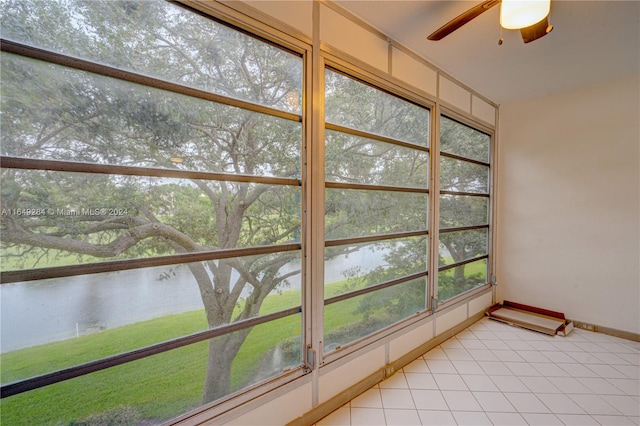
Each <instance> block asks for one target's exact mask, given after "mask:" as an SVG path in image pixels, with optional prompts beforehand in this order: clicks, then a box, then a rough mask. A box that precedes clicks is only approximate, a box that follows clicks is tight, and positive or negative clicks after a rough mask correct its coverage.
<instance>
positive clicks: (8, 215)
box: [0, 0, 303, 424]
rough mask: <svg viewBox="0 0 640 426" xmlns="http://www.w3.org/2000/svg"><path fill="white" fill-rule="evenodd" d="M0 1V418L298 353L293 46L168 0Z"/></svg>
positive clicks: (213, 391) (154, 396)
mask: <svg viewBox="0 0 640 426" xmlns="http://www.w3.org/2000/svg"><path fill="white" fill-rule="evenodd" d="M1 8H2V17H3V18H2V21H3V24H2V56H1V61H2V80H3V81H2V89H1V90H2V93H1V95H2V101H1V102H2V115H1V120H2V143H1V150H2V171H1V178H2V206H1V208H2V215H1V216H0V219H1V226H2V245H1V252H0V255H1V257H2V266H1V268H2V285H1V288H0V290H1V303H2V310H1V316H2V318H1V320H2V321H1V324H2V325H1V327H2V330H1V331H2V362H3V365H2V390H3V400H2V415H3V421H4V422H7V423H16V424H18V423H29V424H45V423H47V424H48V423H51V424H58V423H64V424H68V423H70V422H83V421H85V422H88V423H91V422H98V421H99V419H103V420H104V419H109V421H112V422H114V423H118V422H119V420H121V419H129V420H131V419H137V420H138V421H150V422H161V421H163V420H166V419H170V418H172V417H175V416H177V415H179V414H182V413H184V412H185V411H188V410H191V409H194V408H196V407H198V406H199V405H201V404H203V403H208V402H210V401H214V400H219V399H220V398H224V397H226V396H227V395H229V394H231V393H233V392H235V391H237V390H238V389H242V388H245V387H247V386H250V385H252V384H255V383H257V382H260V381H262V380H265V379H267V378H271V377H273V376H274V375H277V374H280V373H281V372H282V371H283V370H285V369H291V368H296V367H301V365H302V358H301V345H302V341H301V329H302V327H301V312H302V307H301V289H300V285H301V276H302V273H301V267H302V266H301V252H302V248H303V242H302V241H301V232H300V229H301V226H302V220H303V218H302V214H301V211H302V209H301V198H302V174H303V171H302V160H301V158H302V154H301V153H302V120H303V118H302V107H301V99H302V87H303V84H302V75H303V72H302V57H301V55H300V54H297V53H293V52H291V51H289V50H285V49H282V48H279V47H277V46H275V45H274V44H272V43H267V42H265V41H263V40H260V39H258V38H255V37H251V36H248V35H247V34H245V33H243V32H240V31H238V30H236V29H234V28H231V27H228V26H226V25H223V24H221V23H219V22H217V21H214V20H212V19H210V18H207V17H204V16H202V15H201V14H198V13H194V12H193V11H191V10H189V9H186V8H183V7H179V6H177V5H175V4H172V3H168V2H160V1H154V2H151V1H117V2H114V1H98V0H90V1H87V0H57V1H52V0H47V1H38V0H28V1H27V0H15V1H13V0H8V1H5V2H2V6H1ZM107 367H110V368H107ZM61 379H62V380H63V381H60V380H61ZM65 379H68V380H65ZM150 389H153V392H150V391H149V390H150ZM105 423H106V421H105Z"/></svg>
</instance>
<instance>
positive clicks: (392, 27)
mask: <svg viewBox="0 0 640 426" xmlns="http://www.w3.org/2000/svg"><path fill="white" fill-rule="evenodd" d="M337 3H339V4H340V5H342V6H343V7H345V8H346V9H347V10H349V11H350V12H352V13H353V14H354V15H356V16H359V17H360V18H362V19H363V20H365V21H367V22H369V23H370V24H372V25H373V26H375V27H376V28H378V29H380V30H381V31H383V32H384V33H386V34H387V35H389V36H390V37H391V38H392V39H394V40H396V41H398V42H400V43H402V44H403V45H405V46H407V47H408V48H410V49H411V50H413V51H415V52H416V53H418V54H419V55H420V56H423V57H425V58H427V59H428V60H429V61H430V62H432V63H433V64H435V65H437V66H438V67H439V68H441V69H443V70H444V71H446V72H448V73H449V74H451V75H452V76H454V77H455V78H457V79H458V80H460V81H462V82H463V83H465V84H467V85H469V86H470V87H472V88H473V89H474V90H476V91H477V92H479V93H481V94H483V95H485V96H486V97H488V98H489V99H491V100H493V101H494V102H497V103H499V104H504V103H509V102H513V101H517V100H523V99H528V98H533V97H537V96H542V95H548V94H552V93H554V92H559V91H565V90H571V89H575V88H578V87H583V86H588V85H593V84H597V83H599V82H603V81H607V80H614V79H617V78H622V77H625V76H628V75H631V74H638V73H640V1H638V0H627V1H610V0H607V1H573V0H553V1H552V6H551V18H550V20H551V23H552V24H553V26H554V30H553V31H552V32H551V33H550V34H548V35H546V36H545V37H543V38H541V39H538V40H536V41H534V42H531V43H529V44H524V43H523V42H522V38H521V37H520V32H519V31H507V30H505V31H504V33H503V38H504V40H505V41H504V44H503V45H502V46H498V43H497V42H498V39H499V38H500V27H499V24H498V22H499V9H500V7H499V6H495V7H493V8H492V9H490V10H488V11H487V12H485V13H484V14H482V15H480V16H479V17H477V18H476V19H474V20H473V21H471V22H469V23H468V24H466V25H465V26H463V27H462V28H460V29H459V30H457V31H455V32H454V33H452V34H450V35H449V36H447V37H445V38H444V39H442V40H440V41H429V40H427V36H428V35H429V34H431V33H432V32H433V31H435V30H436V29H438V28H439V27H441V26H442V25H443V24H445V23H446V22H448V21H450V20H451V19H453V18H454V17H455V16H457V15H459V14H460V13H462V12H464V11H465V10H466V9H469V8H471V7H473V6H474V5H476V4H478V3H481V2H480V1H458V0H456V1H454V0H451V1H430V0H422V1H415V0H338V1H337ZM639 96H640V94H639Z"/></svg>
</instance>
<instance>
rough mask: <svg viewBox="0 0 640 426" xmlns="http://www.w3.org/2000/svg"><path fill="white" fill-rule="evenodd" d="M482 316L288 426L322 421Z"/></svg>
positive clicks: (450, 330)
mask: <svg viewBox="0 0 640 426" xmlns="http://www.w3.org/2000/svg"><path fill="white" fill-rule="evenodd" d="M482 317H484V311H482V312H478V313H477V314H475V315H473V316H471V317H469V318H467V319H466V320H465V321H463V322H461V323H460V324H458V325H456V326H455V327H452V328H450V329H449V330H447V331H445V332H443V333H440V334H439V335H437V336H435V337H434V338H432V339H430V340H429V341H427V342H425V343H423V344H422V345H420V346H418V347H417V348H415V349H413V350H411V351H410V352H408V353H407V354H405V355H403V356H402V357H400V358H398V359H397V360H395V361H393V362H392V363H390V364H388V365H386V366H384V367H382V368H381V369H379V370H377V371H375V372H374V373H372V374H370V375H369V376H367V377H366V378H364V379H363V380H361V381H359V382H358V383H356V384H355V385H353V386H351V387H349V388H348V389H346V390H344V391H342V392H340V393H339V394H337V395H336V396H334V397H333V398H331V399H330V400H328V401H326V402H324V403H322V404H320V405H318V406H316V407H314V408H313V409H311V411H309V412H307V413H305V414H304V415H302V416H301V417H298V418H297V419H295V420H293V421H291V422H290V423H288V424H287V426H308V425H312V424H314V423H316V422H318V421H320V420H321V419H323V418H324V417H326V416H328V415H329V414H331V413H332V412H334V411H335V410H337V409H338V408H340V407H342V406H343V405H345V404H346V403H347V402H349V401H351V400H352V399H353V398H355V397H356V396H358V395H360V394H361V393H363V392H365V391H366V390H368V389H371V388H372V387H373V386H375V385H376V384H378V383H380V382H381V381H383V380H384V379H386V378H388V377H390V376H392V375H393V374H391V375H387V372H388V371H394V372H396V371H398V370H400V369H401V368H402V367H404V366H405V365H407V364H409V363H411V362H413V361H414V360H416V358H418V357H419V356H421V355H423V354H424V353H426V352H428V351H430V350H431V349H433V348H435V347H436V346H438V345H439V344H441V343H442V342H444V341H446V340H448V339H450V338H451V337H453V336H455V335H456V334H458V333H460V332H461V331H462V330H464V329H465V328H467V327H469V326H470V325H472V324H474V323H475V322H477V321H479V320H480V319H482Z"/></svg>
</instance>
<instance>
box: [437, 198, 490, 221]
mask: <svg viewBox="0 0 640 426" xmlns="http://www.w3.org/2000/svg"><path fill="white" fill-rule="evenodd" d="M487 223H489V198H487V197H473V196H465V195H448V194H443V195H440V228H456V227H460V226H472V225H486V224H487Z"/></svg>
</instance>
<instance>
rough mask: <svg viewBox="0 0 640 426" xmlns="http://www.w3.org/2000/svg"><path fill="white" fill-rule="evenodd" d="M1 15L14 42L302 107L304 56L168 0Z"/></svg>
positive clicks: (4, 6)
mask: <svg viewBox="0 0 640 426" xmlns="http://www.w3.org/2000/svg"><path fill="white" fill-rule="evenodd" d="M0 15H2V36H3V37H4V38H7V39H10V40H14V41H17V42H20V43H23V44H27V45H32V46H36V47H41V48H44V49H48V50H53V51H56V52H60V53H63V54H66V55H71V56H76V57H80V58H84V59H88V60H91V61H95V62H100V63H104V64H107V65H110V66H113V67H117V68H121V69H125V70H131V71H136V72H139V73H141V74H146V75H150V76H154V77H158V78H161V79H165V80H169V81H172V82H176V83H179V84H183V85H186V86H191V87H195V88H198V89H203V90H207V91H211V92H214V93H218V94H222V95H226V96H230V97H235V98H239V99H244V100H248V101H252V102H256V103H259V104H262V105H267V106H271V107H275V108H278V109H282V110H286V111H291V112H296V113H300V112H301V105H302V102H301V96H302V60H301V58H300V57H298V56H297V55H293V54H291V53H289V52H287V51H284V50H282V49H279V48H277V47H275V46H274V45H272V44H268V43H264V42H263V41H261V40H258V39H255V38H253V37H250V36H248V35H246V34H243V33H241V32H238V31H236V30H234V29H232V28H229V27H227V26H224V25H222V24H220V23H218V22H215V21H213V20H211V19H207V18H205V17H203V16H201V15H198V14H195V13H192V12H190V11H188V10H186V9H183V8H181V7H178V6H176V5H174V4H171V3H169V2H164V1H146V0H141V1H135V0H134V1H123V0H118V1H114V0H55V1H54V0H7V1H3V2H1V3H0ZM3 74H4V69H3ZM3 78H4V76H3Z"/></svg>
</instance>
